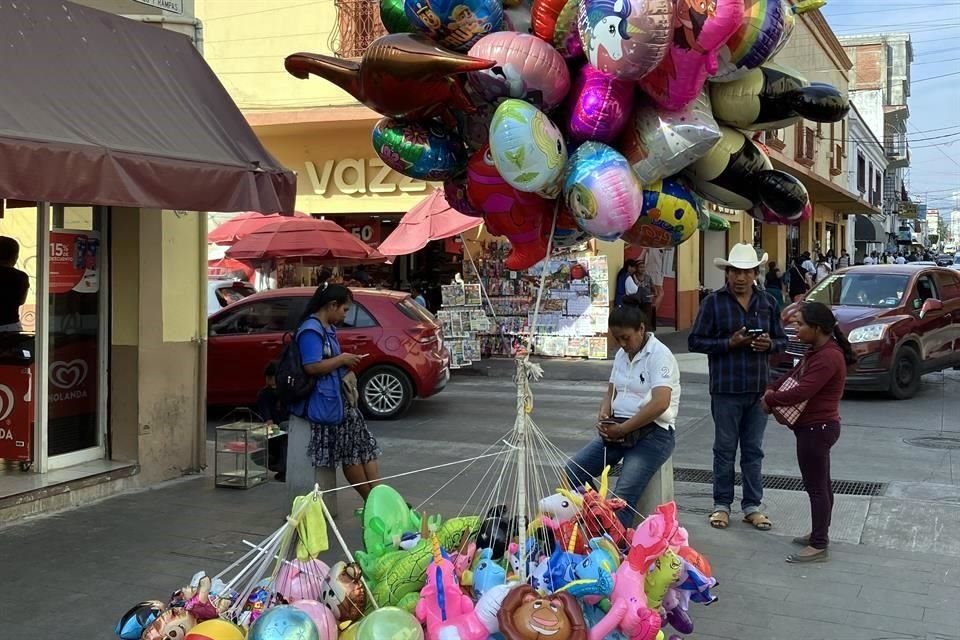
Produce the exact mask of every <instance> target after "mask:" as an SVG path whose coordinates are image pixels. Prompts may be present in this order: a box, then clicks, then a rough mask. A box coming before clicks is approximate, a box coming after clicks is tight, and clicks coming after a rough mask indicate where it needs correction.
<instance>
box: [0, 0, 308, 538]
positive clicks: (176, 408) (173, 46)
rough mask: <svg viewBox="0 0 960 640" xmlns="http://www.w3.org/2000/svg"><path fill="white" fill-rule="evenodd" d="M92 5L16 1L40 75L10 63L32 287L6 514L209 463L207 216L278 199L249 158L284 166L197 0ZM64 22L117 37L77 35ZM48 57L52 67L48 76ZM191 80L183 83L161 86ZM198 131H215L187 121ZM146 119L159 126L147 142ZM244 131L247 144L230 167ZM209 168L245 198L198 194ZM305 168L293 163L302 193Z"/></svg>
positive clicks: (16, 197)
mask: <svg viewBox="0 0 960 640" xmlns="http://www.w3.org/2000/svg"><path fill="white" fill-rule="evenodd" d="M78 4H79V5H81V6H77V5H74V4H69V3H61V2H55V1H53V0H36V2H31V3H29V4H28V5H26V6H25V8H24V9H23V10H16V9H14V8H13V7H11V6H10V5H9V3H8V4H7V5H5V6H0V34H2V35H3V37H4V38H5V41H7V42H10V43H13V44H11V49H10V50H8V51H7V53H5V55H6V56H9V57H8V58H7V60H9V61H12V62H11V63H10V65H9V67H10V68H13V67H17V68H19V69H20V70H22V71H24V73H22V74H17V73H14V72H12V71H10V69H8V70H7V71H10V73H7V74H5V73H4V71H3V70H0V81H2V82H3V83H4V86H7V87H8V89H9V90H10V92H11V95H12V96H16V97H17V99H16V100H13V101H8V102H7V103H6V104H5V109H4V111H3V113H0V132H2V133H0V214H2V215H0V235H2V236H6V237H7V238H12V239H13V240H15V241H16V243H17V245H18V246H19V256H18V258H17V261H16V264H15V268H16V269H18V270H19V271H21V272H23V273H24V274H25V275H26V280H27V283H28V290H27V293H26V301H25V303H24V304H23V305H22V306H21V307H20V308H19V313H18V315H19V319H18V322H16V323H8V324H7V325H6V326H4V327H2V328H0V522H4V521H7V520H11V519H15V518H18V517H21V516H24V515H29V514H34V513H40V512H43V511H48V510H51V509H56V508H60V507H65V506H70V505H76V504H79V503H82V502H85V501H89V500H92V499H97V498H100V497H103V496H105V495H108V494H110V493H113V492H115V491H119V490H122V489H126V488H132V487H141V486H148V485H150V484H153V483H156V482H159V481H162V480H166V479H170V478H174V477H177V476H180V475H182V474H184V473H188V472H191V471H198V470H200V469H202V468H203V467H204V465H205V464H206V460H205V442H206V399H205V388H206V381H205V351H204V349H205V339H206V251H205V248H206V219H205V215H204V214H203V213H202V212H201V211H202V210H203V208H205V207H206V206H207V205H208V204H210V205H212V204H220V205H222V206H224V207H228V206H233V205H236V206H241V205H250V206H251V207H256V206H261V205H260V204H258V203H257V202H255V201H254V200H253V199H249V198H245V197H244V196H243V195H242V192H243V189H242V186H243V185H250V184H252V183H253V181H255V178H254V174H255V173H257V171H255V167H253V166H251V167H248V168H245V167H244V164H245V163H247V162H250V160H251V159H253V158H256V159H257V161H258V162H259V163H260V173H263V175H264V176H272V175H273V161H272V159H271V158H269V156H268V155H267V154H266V153H265V152H262V151H263V150H262V147H259V144H258V143H257V142H256V139H255V138H254V136H253V134H252V131H250V129H249V127H248V126H247V125H246V124H245V123H244V122H243V120H242V117H241V116H240V114H239V112H237V110H236V107H235V106H234V105H233V104H232V102H230V100H229V97H228V96H227V95H226V94H225V93H223V92H222V90H221V89H219V87H218V86H216V85H214V86H211V85H210V79H211V78H212V76H211V75H210V73H209V69H208V68H207V67H206V65H205V63H204V62H203V59H202V58H201V57H200V56H199V54H198V53H197V51H196V50H195V48H196V47H197V46H198V45H199V44H200V39H201V37H202V31H201V30H200V29H199V28H198V24H199V23H198V22H197V21H196V19H195V18H194V17H193V16H192V15H191V14H192V11H193V6H192V4H193V3H192V0H182V1H181V0H140V1H137V2H134V1H133V0H113V1H108V0H87V1H84V2H81V3H78ZM160 6H165V7H168V8H169V10H163V9H160V8H158V7H160ZM90 9H98V10H101V11H102V10H106V11H108V12H109V13H112V14H114V15H112V16H111V15H104V14H103V13H100V12H99V11H90ZM119 16H124V17H119ZM125 17H129V18H131V19H130V20H127V19H125ZM134 21H136V22H142V23H145V24H146V25H149V26H144V25H141V24H136V23H135V22H134ZM5 29H12V30H14V31H16V30H19V33H20V35H21V36H26V37H22V38H20V39H19V40H18V39H16V38H12V37H9V36H10V34H9V33H8V32H5V31H4V30H5ZM155 29H156V30H155ZM160 29H166V30H170V31H175V32H177V33H178V34H182V35H183V36H186V38H182V37H181V35H172V34H165V33H163V34H162V33H161V32H160V31H159V30H160ZM66 34H69V36H70V37H71V38H80V37H81V36H82V37H83V38H84V39H85V41H87V42H96V43H98V47H100V48H80V49H79V50H78V49H76V48H72V47H73V45H71V44H70V43H69V42H68V41H67V40H68V39H67V38H66V37H65V35H66ZM107 34H113V38H112V39H110V38H108V37H107ZM35 42H40V43H42V50H36V49H33V48H31V47H32V46H33V44H32V43H35ZM44 56H49V59H48V58H45V57H44ZM158 59H166V60H167V61H168V62H169V63H170V64H168V65H159V66H158V65H156V64H155V61H156V60H158ZM51 60H55V61H56V65H50V61H51ZM34 62H36V63H37V64H39V65H41V66H44V65H50V66H49V67H46V68H47V70H48V71H49V72H48V73H47V74H36V73H31V72H30V71H29V65H30V64H33V63H34ZM117 62H120V63H121V66H120V67H118V68H110V65H111V63H117ZM160 67H164V68H160ZM96 69H100V70H101V71H97V73H103V74H104V75H103V76H100V77H98V76H96V75H95V73H94V71H93V70H96ZM58 74H59V75H58ZM22 78H30V79H31V81H30V84H28V85H23V84H22ZM45 83H49V86H47V85H45ZM173 84H176V86H177V87H178V92H177V95H176V96H171V94H170V93H165V92H164V90H163V87H164V86H172V85H173ZM67 88H69V91H68V90H67ZM122 89H128V90H130V91H134V93H133V94H132V95H136V96H137V99H138V100H140V101H141V103H134V102H133V101H131V100H130V99H129V97H127V96H128V95H131V94H127V93H124V92H123V90H122ZM39 94H42V95H43V96H44V97H45V98H47V99H46V100H43V99H39V98H38V97H37V96H38V95H39ZM51 96H52V97H54V99H53V100H50V99H49V98H50V97H51ZM168 97H170V99H169V100H168V99H167V98H168ZM188 104H189V105H193V106H194V107H197V108H199V109H202V110H203V113H205V114H207V115H206V118H211V119H215V121H216V124H217V126H216V127H211V126H209V125H210V124H211V123H212V121H209V120H207V119H206V118H204V117H203V116H200V115H197V113H198V112H192V111H190V107H189V106H187V105H188ZM51 105H52V107H53V108H51ZM65 105H69V106H70V110H69V111H68V112H67V113H68V117H67V116H64V115H63V107H64V106H65ZM188 112H190V113H188ZM25 113H29V114H30V117H29V118H26V117H23V116H24V114H25ZM103 114H109V117H103ZM147 122H149V126H146V124H145V123H147ZM195 124H196V125H197V126H196V127H193V125H195ZM171 127H175V128H176V129H171ZM191 128H193V131H194V132H195V133H197V132H198V131H199V130H201V129H202V130H203V131H206V133H207V134H209V135H210V137H208V138H207V137H204V136H203V135H199V134H198V135H194V136H189V135H185V134H184V135H180V134H177V133H176V130H177V129H178V130H181V131H186V130H190V129H191ZM148 130H149V131H150V132H151V134H157V135H156V137H154V138H151V140H150V141H149V142H145V141H144V139H143V138H142V137H140V136H141V134H142V132H144V131H148ZM218 136H220V137H219V138H218ZM217 145H218V146H217ZM234 145H235V146H234ZM214 146H217V148H214ZM231 146H234V148H235V149H236V150H237V152H238V153H237V155H241V154H242V155H243V156H245V157H244V158H243V159H241V158H238V157H236V156H234V157H233V158H232V160H233V162H235V163H236V164H235V168H231V169H224V168H223V167H222V165H221V164H220V163H221V162H224V161H225V160H227V153H226V152H225V151H224V150H226V149H229V148H230V147H231ZM186 147H190V149H189V151H187V150H186ZM243 147H246V149H243V150H242V151H241V149H242V148H243ZM258 149H259V151H258ZM221 152H223V153H221ZM261 152H262V153H261ZM63 166H70V167H71V170H70V171H62V170H60V168H61V167H63ZM23 168H28V170H26V171H24V170H23ZM203 172H206V177H205V179H204V183H205V184H206V185H207V188H209V190H210V191H218V192H219V193H226V194H231V201H227V200H224V199H221V198H219V197H217V196H214V197H211V194H210V193H208V192H205V191H204V190H202V189H201V190H195V189H194V187H195V181H194V184H191V182H192V181H193V179H192V178H191V177H190V176H191V175H197V174H200V173H203ZM215 174H217V175H215ZM223 174H230V178H229V179H226V180H225V181H224V182H221V183H220V184H219V185H214V184H213V183H214V182H219V181H220V178H221V176H222V175H223ZM121 175H122V176H123V177H122V178H119V176H121ZM91 176H95V178H96V179H93V178H91ZM292 183H293V176H292V174H291V175H289V184H290V185H291V186H290V191H291V198H290V200H291V202H290V205H292ZM230 186H232V187H234V188H233V189H231V188H230ZM238 193H240V194H241V195H237V194H238ZM255 195H256V194H255ZM274 195H277V194H276V193H275V194H274ZM218 200H219V202H218ZM84 203H87V204H84ZM210 208H213V207H212V206H211V207H210ZM244 208H246V207H244Z"/></svg>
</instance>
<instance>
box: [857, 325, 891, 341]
mask: <svg viewBox="0 0 960 640" xmlns="http://www.w3.org/2000/svg"><path fill="white" fill-rule="evenodd" d="M889 326H890V325H888V324H868V325H866V326H864V327H857V328H856V329H854V330H853V331H851V332H850V334H849V335H847V340H849V341H850V342H851V343H853V344H856V343H858V342H876V341H877V340H883V336H884V334H885V333H886V332H887V328H888V327H889Z"/></svg>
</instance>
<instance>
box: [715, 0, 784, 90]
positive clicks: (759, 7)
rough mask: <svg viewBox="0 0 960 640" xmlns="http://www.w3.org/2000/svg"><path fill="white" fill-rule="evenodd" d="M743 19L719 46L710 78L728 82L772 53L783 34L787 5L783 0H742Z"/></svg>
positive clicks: (766, 58)
mask: <svg viewBox="0 0 960 640" xmlns="http://www.w3.org/2000/svg"><path fill="white" fill-rule="evenodd" d="M743 8H744V13H743V22H741V23H740V27H739V28H738V29H737V30H736V31H735V32H734V34H733V35H732V36H730V39H729V40H727V43H726V44H725V45H724V46H723V47H722V48H721V49H720V59H719V62H720V65H719V68H718V70H717V72H716V73H714V74H713V75H712V76H711V78H710V81H711V82H730V81H732V80H736V79H737V78H740V77H742V76H743V74H745V73H746V72H747V71H749V70H750V69H756V68H757V67H759V66H760V65H761V64H763V63H764V62H766V61H768V60H769V59H770V58H772V57H773V52H774V50H775V49H776V48H777V44H778V43H779V42H780V36H781V35H783V21H784V16H785V14H786V11H787V9H786V8H785V7H784V5H783V1H782V0H744V3H743Z"/></svg>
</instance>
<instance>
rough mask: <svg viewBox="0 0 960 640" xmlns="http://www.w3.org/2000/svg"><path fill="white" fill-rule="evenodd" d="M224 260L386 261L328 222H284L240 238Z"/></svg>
mask: <svg viewBox="0 0 960 640" xmlns="http://www.w3.org/2000/svg"><path fill="white" fill-rule="evenodd" d="M227 257H229V258H234V259H237V260H246V261H248V262H257V261H265V260H283V259H290V258H297V259H300V260H301V261H302V262H308V263H318V262H384V261H385V260H386V258H385V257H384V256H383V254H381V253H380V252H379V251H377V250H376V249H374V248H372V247H371V246H369V245H367V244H365V243H364V242H362V241H361V240H360V239H358V238H357V237H356V236H354V235H353V234H352V233H350V232H349V231H347V230H346V229H344V228H343V227H341V226H340V225H338V224H337V223H336V222H333V221H331V220H318V219H316V218H287V219H285V220H280V221H279V222H273V223H272V224H269V225H267V226H265V227H262V228H260V229H257V230H256V231H254V232H253V233H251V234H249V235H247V236H246V237H243V238H241V239H240V240H238V241H237V243H236V244H235V245H233V246H232V247H230V248H229V249H227Z"/></svg>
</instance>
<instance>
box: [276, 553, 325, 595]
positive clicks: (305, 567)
mask: <svg viewBox="0 0 960 640" xmlns="http://www.w3.org/2000/svg"><path fill="white" fill-rule="evenodd" d="M328 573H330V567H329V566H327V564H326V563H324V562H321V561H320V560H310V561H307V562H303V561H301V560H291V561H290V562H289V564H284V565H283V566H282V567H280V571H279V573H277V580H276V583H275V584H274V588H275V589H276V591H277V593H280V594H282V595H283V597H284V598H286V600H287V602H293V601H295V600H317V599H318V598H319V597H320V592H321V591H322V590H323V580H324V578H326V577H327V574H328Z"/></svg>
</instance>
